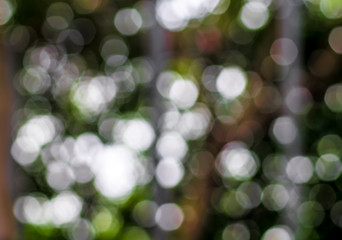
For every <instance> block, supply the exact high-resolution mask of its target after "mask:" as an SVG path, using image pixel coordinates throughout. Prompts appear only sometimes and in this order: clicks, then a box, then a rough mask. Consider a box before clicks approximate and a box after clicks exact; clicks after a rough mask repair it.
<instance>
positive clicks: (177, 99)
mask: <svg viewBox="0 0 342 240" xmlns="http://www.w3.org/2000/svg"><path fill="white" fill-rule="evenodd" d="M197 97H198V89H197V87H196V85H195V84H194V83H193V82H192V81H189V80H176V81H175V82H174V83H173V84H172V85H171V88H170V92H169V98H170V100H171V101H173V102H174V103H175V104H176V105H177V107H179V108H181V109H186V108H190V107H192V106H193V105H194V104H195V102H196V100H197Z"/></svg>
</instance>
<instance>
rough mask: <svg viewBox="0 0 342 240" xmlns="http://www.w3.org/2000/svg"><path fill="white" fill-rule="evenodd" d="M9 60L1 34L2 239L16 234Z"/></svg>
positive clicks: (0, 169)
mask: <svg viewBox="0 0 342 240" xmlns="http://www.w3.org/2000/svg"><path fill="white" fill-rule="evenodd" d="M8 62H9V60H8V54H7V52H6V46H5V43H4V40H3V39H2V38H1V36H0V239H13V238H14V235H15V230H14V217H13V213H12V205H11V197H10V191H9V174H8V164H9V148H10V125H11V112H12V100H13V96H12V89H11V86H10V81H11V80H10V71H9V69H10V68H9V64H8Z"/></svg>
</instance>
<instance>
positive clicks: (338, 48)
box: [329, 3, 342, 54]
mask: <svg viewBox="0 0 342 240" xmlns="http://www.w3.org/2000/svg"><path fill="white" fill-rule="evenodd" d="M341 5H342V3H341ZM329 44H330V47H331V49H332V50H334V51H335V52H336V53H339V54H342V27H336V28H334V29H333V30H331V32H330V34H329Z"/></svg>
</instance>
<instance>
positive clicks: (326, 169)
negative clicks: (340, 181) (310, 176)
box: [315, 154, 342, 181]
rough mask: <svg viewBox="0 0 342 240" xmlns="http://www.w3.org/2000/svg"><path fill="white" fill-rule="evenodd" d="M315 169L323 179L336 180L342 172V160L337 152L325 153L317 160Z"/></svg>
mask: <svg viewBox="0 0 342 240" xmlns="http://www.w3.org/2000/svg"><path fill="white" fill-rule="evenodd" d="M315 169H316V173H317V175H318V177H319V178H320V179H322V180H323V181H334V180H336V179H337V178H338V177H339V176H340V174H341V170H342V165H341V160H340V159H339V158H338V157H337V156H336V155H335V154H324V155H322V156H321V157H320V158H319V159H318V161H317V162H316V166H315Z"/></svg>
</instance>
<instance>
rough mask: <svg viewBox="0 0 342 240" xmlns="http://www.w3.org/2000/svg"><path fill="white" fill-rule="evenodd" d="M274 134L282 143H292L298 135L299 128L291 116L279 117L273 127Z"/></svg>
mask: <svg viewBox="0 0 342 240" xmlns="http://www.w3.org/2000/svg"><path fill="white" fill-rule="evenodd" d="M272 134H273V136H274V137H275V138H276V140H277V141H278V142H279V143H281V144H290V143H292V142H293V141H294V140H295V138H296V137H297V134H298V130H297V127H296V125H295V124H294V122H293V120H292V119H291V118H290V117H286V116H285V117H279V118H277V119H276V120H275V121H274V123H273V127H272Z"/></svg>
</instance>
